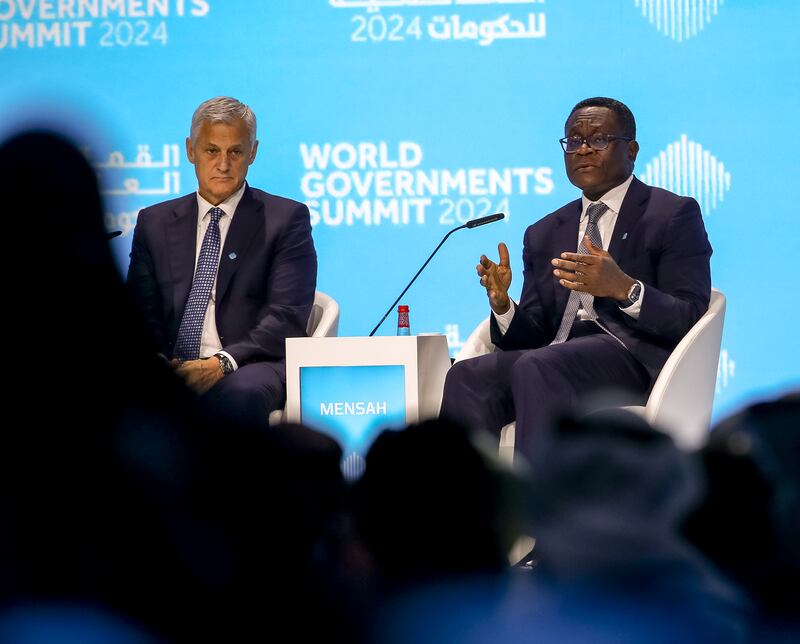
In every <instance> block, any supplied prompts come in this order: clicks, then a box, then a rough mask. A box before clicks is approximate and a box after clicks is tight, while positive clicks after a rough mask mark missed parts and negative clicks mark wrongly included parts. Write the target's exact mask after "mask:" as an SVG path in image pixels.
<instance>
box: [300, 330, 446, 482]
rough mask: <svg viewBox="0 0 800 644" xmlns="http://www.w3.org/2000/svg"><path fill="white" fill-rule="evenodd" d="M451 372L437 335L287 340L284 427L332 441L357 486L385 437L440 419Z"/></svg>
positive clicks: (441, 338)
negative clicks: (303, 428) (372, 450)
mask: <svg viewBox="0 0 800 644" xmlns="http://www.w3.org/2000/svg"><path fill="white" fill-rule="evenodd" d="M449 368H450V355H449V352H448V349H447V338H445V336H443V335H439V334H436V335H417V336H408V337H402V336H401V337H386V336H381V337H372V338H287V339H286V420H287V421H288V422H290V423H291V422H295V423H303V424H304V425H307V426H309V427H312V428H314V429H316V430H319V431H322V432H324V433H327V434H329V435H331V436H333V437H334V438H335V439H336V440H337V441H338V442H339V444H340V445H341V446H342V450H343V453H344V462H343V470H344V471H345V475H346V476H348V477H349V478H356V477H357V476H359V475H360V473H361V471H362V470H363V457H364V455H365V454H366V452H367V450H368V449H369V446H370V445H371V444H372V441H373V440H374V438H375V437H376V436H377V435H378V434H379V433H380V432H381V431H383V430H384V429H386V428H395V429H399V428H400V427H404V426H405V425H408V424H409V423H417V422H420V421H422V420H426V419H430V418H436V416H437V415H438V414H439V407H440V405H441V401H442V391H443V389H444V379H445V376H446V374H447V370H448V369H449Z"/></svg>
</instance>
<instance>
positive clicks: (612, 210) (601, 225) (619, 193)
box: [492, 175, 644, 334]
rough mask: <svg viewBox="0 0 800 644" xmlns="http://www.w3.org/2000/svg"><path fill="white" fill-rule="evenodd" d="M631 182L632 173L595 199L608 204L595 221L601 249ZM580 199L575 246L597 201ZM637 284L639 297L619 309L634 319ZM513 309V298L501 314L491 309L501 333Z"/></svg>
mask: <svg viewBox="0 0 800 644" xmlns="http://www.w3.org/2000/svg"><path fill="white" fill-rule="evenodd" d="M631 182H633V175H631V176H630V177H628V178H627V179H626V180H625V181H623V182H622V183H621V184H619V185H618V186H617V187H615V188H611V190H609V191H608V192H606V193H605V194H604V195H603V196H602V197H600V199H598V200H597V201H602V202H603V203H604V204H605V205H606V206H608V210H607V211H606V212H605V213H603V216H602V217H600V219H599V221H598V222H597V228H598V230H599V232H600V238H601V239H602V240H603V250H608V245H609V244H610V243H611V236H612V235H613V234H614V226H615V225H616V223H617V217H618V216H619V211H620V208H622V201H623V200H624V199H625V195H626V194H627V193H628V188H629V187H630V185H631ZM581 201H582V204H583V209H582V210H581V218H580V223H579V224H578V243H577V245H576V248H577V247H578V246H580V244H581V241H583V237H584V235H585V234H586V227H587V226H588V225H589V214H588V212H587V211H588V210H589V206H591V205H592V204H595V203H597V201H591V200H590V199H588V198H587V197H586V196H585V195H582V196H581ZM639 284H641V287H642V291H641V294H640V295H639V299H638V300H637V301H636V302H634V303H633V305H631V306H629V307H627V308H624V309H621V310H622V311H623V312H625V313H626V314H627V315H630V316H631V317H632V318H633V319H634V320H638V319H639V313H640V311H641V310H642V300H643V299H644V284H642V283H641V282H639ZM562 288H566V286H563V287H562ZM515 311H516V304H514V300H511V307H510V308H509V309H508V311H506V312H505V313H503V314H502V315H498V314H497V313H495V312H494V311H492V315H494V318H495V320H497V326H498V328H499V329H500V332H501V333H503V334H505V332H506V331H508V327H509V325H510V324H511V320H512V319H513V318H514V312H515ZM578 317H579V318H581V319H587V315H586V311H584V310H583V307H581V308H580V309H578Z"/></svg>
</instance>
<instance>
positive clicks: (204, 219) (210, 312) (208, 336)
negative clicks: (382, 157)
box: [194, 183, 245, 370]
mask: <svg viewBox="0 0 800 644" xmlns="http://www.w3.org/2000/svg"><path fill="white" fill-rule="evenodd" d="M244 188H245V184H244V183H243V184H242V187H241V188H239V189H238V190H237V191H236V192H234V193H233V194H232V195H231V196H230V197H228V198H227V199H226V200H225V201H223V202H222V203H221V204H219V205H218V206H214V205H213V204H211V203H209V202H208V201H206V200H205V199H204V198H203V197H201V196H200V193H199V192H198V193H197V243H196V245H195V248H196V250H195V258H194V266H195V270H197V260H198V259H199V258H200V246H201V245H202V244H203V237H205V234H206V230H208V225H209V223H211V215H209V214H208V211H209V210H211V209H212V208H215V207H216V208H219V209H220V210H222V212H223V213H225V214H223V215H222V217H220V219H219V249H220V253H221V252H222V248H223V247H224V246H225V238H226V237H227V236H228V230H229V229H230V227H231V222H232V221H233V215H234V213H235V212H236V207H237V206H238V205H239V202H240V201H241V200H242V195H243V194H244ZM216 302H217V278H216V277H215V278H214V286H212V287H211V297H210V299H209V301H208V308H207V309H206V316H205V318H204V319H203V334H202V336H200V357H201V358H208V357H210V356H213V355H214V354H215V353H224V354H225V355H226V356H227V357H228V360H230V361H231V365H233V368H234V370H235V369H238V368H239V365H237V364H236V360H234V359H233V356H231V355H230V354H229V353H228V352H227V351H221V349H222V342H220V339H219V332H218V331H217V319H216V317H215V313H216V308H217V307H216Z"/></svg>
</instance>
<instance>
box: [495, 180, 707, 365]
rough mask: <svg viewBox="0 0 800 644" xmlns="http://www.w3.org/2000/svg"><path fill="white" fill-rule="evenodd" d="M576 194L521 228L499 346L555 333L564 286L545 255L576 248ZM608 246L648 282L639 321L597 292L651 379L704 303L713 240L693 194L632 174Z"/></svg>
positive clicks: (600, 309)
mask: <svg viewBox="0 0 800 644" xmlns="http://www.w3.org/2000/svg"><path fill="white" fill-rule="evenodd" d="M580 214H581V200H580V199H577V200H576V201H572V202H570V203H568V204H567V205H566V206H563V207H562V208H559V209H558V210H556V211H555V212H553V213H551V214H549V215H547V216H546V217H544V218H543V219H541V220H540V221H538V222H536V223H535V224H533V225H532V226H529V227H528V229H527V230H526V231H525V249H524V252H523V263H524V267H525V277H524V280H525V281H524V283H523V286H522V296H521V297H520V303H519V306H518V308H517V312H516V313H515V314H514V318H513V320H512V322H511V325H510V326H509V329H508V331H507V332H506V333H505V335H501V334H500V331H499V328H498V327H497V323H496V321H495V319H494V316H491V318H492V342H493V343H494V344H496V345H497V346H498V347H500V348H501V349H533V348H537V347H541V346H544V345H547V344H549V343H550V342H551V341H552V340H553V338H554V337H555V335H556V332H557V331H558V326H559V324H560V323H561V317H562V316H563V314H564V309H565V308H566V305H567V299H568V297H569V293H570V291H569V289H567V288H565V287H563V286H561V285H560V284H559V283H558V279H557V278H556V277H555V276H554V275H553V267H552V265H551V264H550V260H551V259H553V258H554V257H558V256H559V255H560V254H561V253H563V252H565V251H567V252H575V249H576V247H577V241H578V225H579V221H580ZM608 252H609V253H610V254H611V256H612V257H613V258H614V260H615V261H616V262H617V264H619V266H620V268H621V269H622V270H623V271H625V273H627V274H628V275H630V276H631V277H632V278H634V279H638V280H640V281H641V282H642V283H643V284H644V285H645V291H644V297H643V299H642V308H641V314H640V315H639V319H638V320H634V319H633V318H632V317H630V316H629V315H626V314H625V313H623V312H622V311H621V310H620V309H619V307H618V306H617V303H616V302H615V301H614V300H611V299H609V298H596V299H595V302H594V308H595V311H596V312H597V314H598V315H599V316H600V318H601V319H602V321H603V322H604V323H605V324H606V326H608V328H609V330H611V331H612V332H613V333H614V334H615V335H616V336H617V337H618V338H619V339H620V340H622V342H623V343H624V344H625V346H626V347H627V348H628V349H629V350H630V351H631V353H632V354H633V355H634V356H635V357H636V359H637V360H639V362H641V363H642V364H643V365H644V366H645V368H646V369H647V371H648V372H649V373H650V375H651V377H653V378H655V377H656V376H657V375H658V372H659V371H660V370H661V367H663V366H664V363H665V362H666V360H667V358H668V357H669V354H670V353H671V351H672V350H673V349H674V348H675V345H677V344H678V342H679V341H680V339H681V338H682V337H683V336H684V335H685V334H686V332H687V331H688V330H689V329H690V328H691V327H692V325H693V324H694V323H695V322H696V321H697V320H698V319H699V318H700V316H701V315H702V314H703V313H704V312H705V311H706V310H707V309H708V302H709V299H710V297H711V269H710V262H709V260H710V257H711V245H710V244H709V242H708V236H707V235H706V230H705V226H704V225H703V219H702V215H701V214H700V206H699V205H698V204H697V202H696V201H695V200H694V199H691V198H687V197H680V196H678V195H676V194H673V193H671V192H668V191H667V190H662V189H660V188H652V187H650V186H647V185H645V184H644V183H642V182H641V181H639V180H638V179H636V178H634V179H633V182H632V183H631V185H630V187H629V188H628V192H627V194H626V195H625V199H624V200H623V202H622V207H621V208H620V213H619V215H618V217H617V223H616V225H615V226H614V233H613V235H612V237H611V243H610V245H609V248H608Z"/></svg>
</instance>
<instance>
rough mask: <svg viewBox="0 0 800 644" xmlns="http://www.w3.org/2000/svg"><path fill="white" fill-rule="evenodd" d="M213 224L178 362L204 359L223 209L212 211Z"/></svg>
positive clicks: (181, 335)
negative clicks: (202, 344) (202, 343)
mask: <svg viewBox="0 0 800 644" xmlns="http://www.w3.org/2000/svg"><path fill="white" fill-rule="evenodd" d="M208 213H209V215H211V221H210V222H209V224H208V229H207V230H206V234H205V236H204V237H203V243H202V245H201V246H200V256H199V257H198V258H197V268H196V269H195V271H194V281H193V282H192V290H191V291H189V299H188V301H187V302H186V308H185V309H184V310H183V317H182V318H181V326H180V329H179V330H178V339H177V340H176V342H175V357H176V358H177V359H178V360H197V359H198V358H199V357H200V338H201V336H202V335H203V320H204V319H205V317H206V309H207V308H208V300H209V299H210V297H211V289H212V287H213V286H214V280H215V279H216V278H217V266H219V247H220V234H219V220H220V217H222V215H224V214H225V213H224V212H223V211H222V210H221V209H220V208H212V209H211V210H209V211H208Z"/></svg>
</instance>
